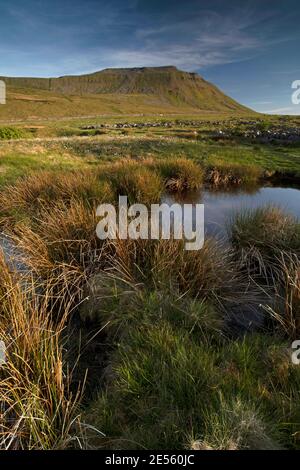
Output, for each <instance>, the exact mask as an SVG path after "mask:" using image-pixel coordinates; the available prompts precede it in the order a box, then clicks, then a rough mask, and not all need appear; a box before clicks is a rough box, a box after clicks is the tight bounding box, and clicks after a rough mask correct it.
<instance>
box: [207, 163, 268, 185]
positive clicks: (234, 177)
mask: <svg viewBox="0 0 300 470" xmlns="http://www.w3.org/2000/svg"><path fill="white" fill-rule="evenodd" d="M262 176H263V172H262V169H261V168H260V167H259V166H256V165H253V164H252V165H251V164H248V165H247V164H242V163H237V162H226V161H224V160H214V162H213V165H209V166H208V167H207V168H206V175H205V180H206V181H207V182H208V183H209V184H211V185H212V186H215V187H228V186H240V185H242V184H246V185H251V184H257V183H258V181H259V179H260V178H262Z"/></svg>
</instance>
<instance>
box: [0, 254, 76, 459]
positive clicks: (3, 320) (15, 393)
mask: <svg viewBox="0 0 300 470" xmlns="http://www.w3.org/2000/svg"><path fill="white" fill-rule="evenodd" d="M0 269H1V285H0V295H1V314H0V339H1V340H2V341H3V342H4V344H5V345H6V348H7V349H6V362H5V364H3V365H2V366H1V367H0V402H1V414H0V448H1V449H2V450H16V449H22V450H23V449H28V450H31V449H40V450H41V449H43V450H45V449H65V448H68V447H79V446H82V445H83V435H82V433H81V431H80V429H81V423H80V414H79V402H80V398H81V390H80V389H78V390H77V391H75V392H73V393H72V391H71V389H70V385H71V380H72V373H71V371H70V370H69V368H68V365H67V363H66V361H65V357H64V355H63V344H62V341H61V335H62V332H63V330H64V328H65V325H66V323H67V321H68V319H69V314H70V306H69V304H68V299H67V298H65V299H64V309H63V311H62V312H61V315H60V320H59V321H54V320H53V315H52V311H51V309H49V305H50V304H51V299H50V298H49V296H50V294H49V291H48V290H47V289H46V290H44V291H43V293H42V295H39V294H38V292H39V286H38V285H37V284H36V282H34V281H33V279H32V278H27V280H26V282H25V280H24V279H23V281H22V280H20V279H19V278H18V276H17V275H16V273H11V272H10V271H9V269H8V267H7V265H6V263H5V261H4V258H3V255H2V254H1V257H0ZM81 385H82V386H83V384H81Z"/></svg>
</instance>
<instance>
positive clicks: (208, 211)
mask: <svg viewBox="0 0 300 470" xmlns="http://www.w3.org/2000/svg"><path fill="white" fill-rule="evenodd" d="M163 202H166V203H167V204H173V203H174V202H177V203H180V204H188V203H189V204H196V203H198V204H204V214H205V233H206V235H210V236H216V237H218V238H219V237H220V238H226V235H227V230H226V226H227V224H228V222H229V221H230V219H231V218H232V216H233V215H234V214H235V213H236V212H239V211H240V210H243V209H255V208H258V207H264V206H268V205H273V206H276V207H280V208H282V209H283V210H284V211H285V212H287V213H289V214H291V215H293V216H295V217H297V218H299V220H300V188H290V187H261V188H255V189H251V190H249V189H247V190H246V189H236V190H226V191H211V190H202V191H199V192H196V193H189V194H185V195H181V196H180V197H179V196H177V195H176V196H173V195H166V196H165V197H164V198H163Z"/></svg>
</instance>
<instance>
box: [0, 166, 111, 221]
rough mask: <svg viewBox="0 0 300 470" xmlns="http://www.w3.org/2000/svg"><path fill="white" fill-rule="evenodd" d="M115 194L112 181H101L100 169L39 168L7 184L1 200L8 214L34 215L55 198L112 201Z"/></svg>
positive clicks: (55, 199) (4, 210)
mask: <svg viewBox="0 0 300 470" xmlns="http://www.w3.org/2000/svg"><path fill="white" fill-rule="evenodd" d="M112 197H113V193H112V190H111V187H110V185H109V183H108V182H107V181H100V179H99V175H98V173H97V172H92V171H82V172H80V171H78V172H69V173H58V174H54V173H52V172H37V173H36V174H35V175H32V176H28V177H27V178H23V179H20V180H18V181H17V183H16V184H15V185H11V186H8V187H6V188H5V189H4V190H3V191H2V192H1V193H0V204H1V208H2V214H3V215H5V216H12V217H14V216H16V215H18V214H19V217H21V218H22V217H24V216H25V217H30V218H32V217H33V216H35V215H37V214H38V213H39V211H40V210H43V209H44V208H45V207H46V208H47V205H48V206H49V205H50V206H51V205H53V203H54V202H55V201H58V202H59V201H62V202H64V203H66V204H68V203H70V201H71V200H81V201H84V202H87V203H93V202H94V203H97V204H100V203H101V202H102V201H105V202H110V201H111V200H112ZM2 220H3V219H2ZM3 222H5V220H3Z"/></svg>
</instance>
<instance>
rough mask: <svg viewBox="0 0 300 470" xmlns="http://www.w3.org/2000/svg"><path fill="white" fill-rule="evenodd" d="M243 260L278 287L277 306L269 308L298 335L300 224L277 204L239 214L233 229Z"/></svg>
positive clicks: (250, 270)
mask: <svg viewBox="0 0 300 470" xmlns="http://www.w3.org/2000/svg"><path fill="white" fill-rule="evenodd" d="M230 233H231V239H232V242H233V246H234V247H235V249H236V252H237V256H238V257H239V259H240V261H241V264H242V265H243V266H244V267H245V268H246V269H247V272H248V273H249V274H251V275H258V276H259V277H261V278H263V280H264V281H265V282H266V283H267V284H268V285H271V286H272V287H273V289H274V296H275V299H276V302H275V307H274V306H268V307H267V308H266V309H267V311H268V312H269V313H270V314H271V316H272V318H273V319H275V320H277V322H279V325H280V328H281V330H282V331H285V332H287V333H288V334H289V336H291V337H293V338H294V337H296V336H297V334H299V331H300V329H299V328H300V326H299V325H300V324H299V318H300V313H299V312H300V310H299V289H300V286H299V269H300V268H299V257H300V224H299V222H298V221H297V219H295V218H293V217H292V216H289V215H286V214H285V213H284V212H283V211H282V210H281V209H279V208H277V207H263V208H259V209H255V210H254V211H243V212H241V213H239V214H236V216H235V218H234V220H233V222H232V225H231V229H230Z"/></svg>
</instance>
